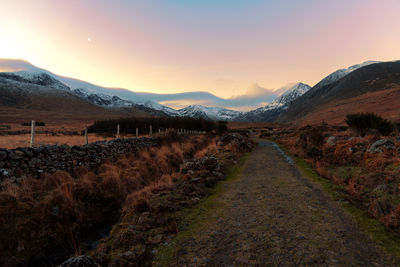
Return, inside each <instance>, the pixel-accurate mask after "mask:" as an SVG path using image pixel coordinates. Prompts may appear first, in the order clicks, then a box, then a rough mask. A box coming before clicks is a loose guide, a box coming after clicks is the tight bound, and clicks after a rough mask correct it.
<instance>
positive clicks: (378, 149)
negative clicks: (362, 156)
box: [368, 139, 397, 153]
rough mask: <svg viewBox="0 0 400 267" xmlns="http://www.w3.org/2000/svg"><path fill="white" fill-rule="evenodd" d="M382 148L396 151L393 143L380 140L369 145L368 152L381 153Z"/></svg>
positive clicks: (387, 140)
mask: <svg viewBox="0 0 400 267" xmlns="http://www.w3.org/2000/svg"><path fill="white" fill-rule="evenodd" d="M382 148H386V149H389V150H396V149H397V148H396V147H395V145H394V143H393V142H392V141H391V140H389V139H381V140H378V141H376V142H375V143H373V144H372V145H371V147H370V148H369V149H368V152H370V153H382V152H383V150H382Z"/></svg>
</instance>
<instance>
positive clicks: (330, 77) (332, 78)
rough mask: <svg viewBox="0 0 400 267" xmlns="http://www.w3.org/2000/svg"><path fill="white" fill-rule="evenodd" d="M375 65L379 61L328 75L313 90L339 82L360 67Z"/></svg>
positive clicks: (367, 62) (368, 62) (364, 63)
mask: <svg viewBox="0 0 400 267" xmlns="http://www.w3.org/2000/svg"><path fill="white" fill-rule="evenodd" d="M375 63H380V61H365V62H363V63H361V64H356V65H353V66H350V67H348V68H347V69H339V70H337V71H335V72H332V73H331V74H329V75H328V76H326V77H325V78H323V79H322V80H321V81H320V82H319V83H317V84H316V85H315V86H314V88H315V89H314V90H317V89H318V88H321V87H323V86H325V85H328V84H331V83H334V82H336V81H338V80H340V79H341V78H343V77H344V76H346V75H347V74H349V73H351V72H353V71H355V70H357V69H359V68H362V67H365V66H368V65H371V64H375Z"/></svg>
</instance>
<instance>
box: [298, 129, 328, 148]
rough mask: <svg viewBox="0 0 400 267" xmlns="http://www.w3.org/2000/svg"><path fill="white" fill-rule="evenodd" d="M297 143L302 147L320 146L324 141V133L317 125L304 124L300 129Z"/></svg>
mask: <svg viewBox="0 0 400 267" xmlns="http://www.w3.org/2000/svg"><path fill="white" fill-rule="evenodd" d="M299 137H300V139H299V143H300V145H301V146H302V148H304V149H308V148H311V147H320V146H322V145H323V143H324V138H325V135H324V134H323V132H322V130H321V129H319V128H317V127H312V126H309V125H307V126H305V127H303V128H301V129H300V136H299Z"/></svg>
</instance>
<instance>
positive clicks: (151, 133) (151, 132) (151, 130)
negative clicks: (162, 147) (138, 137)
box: [150, 125, 153, 137]
mask: <svg viewBox="0 0 400 267" xmlns="http://www.w3.org/2000/svg"><path fill="white" fill-rule="evenodd" d="M152 135H153V127H152V126H151V125H150V137H151V136H152Z"/></svg>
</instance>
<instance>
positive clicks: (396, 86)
mask: <svg viewBox="0 0 400 267" xmlns="http://www.w3.org/2000/svg"><path fill="white" fill-rule="evenodd" d="M399 90H400V62H399V61H397V62H385V63H375V64H371V65H367V66H364V67H361V68H359V69H357V70H354V71H352V72H351V73H349V74H347V75H345V76H344V77H342V78H340V79H339V80H337V81H334V82H332V83H328V84H326V85H323V86H320V85H318V84H317V85H316V86H314V87H313V88H311V89H310V90H309V91H308V92H307V93H305V94H304V95H303V96H301V97H299V98H298V99H297V100H295V101H294V102H293V103H292V104H291V105H290V106H289V108H288V109H287V111H286V112H285V113H284V114H282V115H281V117H280V118H278V120H277V122H281V123H289V122H292V123H295V124H307V123H320V122H321V121H326V122H328V123H336V124H340V123H343V122H344V117H345V115H346V114H348V113H354V112H371V111H373V112H376V113H378V114H380V115H382V116H385V117H388V118H391V119H392V120H400V114H399V113H398V108H399V106H398V105H399V104H398V102H399V99H400V98H399V96H400V94H399Z"/></svg>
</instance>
